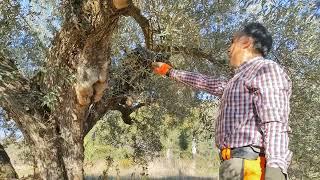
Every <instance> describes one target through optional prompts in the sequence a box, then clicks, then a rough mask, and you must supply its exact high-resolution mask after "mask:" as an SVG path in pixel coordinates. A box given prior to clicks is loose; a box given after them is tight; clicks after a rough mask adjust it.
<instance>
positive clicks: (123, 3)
mask: <svg viewBox="0 0 320 180" xmlns="http://www.w3.org/2000/svg"><path fill="white" fill-rule="evenodd" d="M113 5H114V7H115V8H116V9H124V8H127V7H128V6H129V0H113Z"/></svg>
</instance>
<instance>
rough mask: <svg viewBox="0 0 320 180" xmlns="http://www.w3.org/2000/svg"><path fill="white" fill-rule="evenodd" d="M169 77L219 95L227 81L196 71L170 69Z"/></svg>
mask: <svg viewBox="0 0 320 180" xmlns="http://www.w3.org/2000/svg"><path fill="white" fill-rule="evenodd" d="M169 77H170V78H172V79H175V80H176V81H178V82H181V83H184V84H187V85H189V86H192V87H194V88H196V89H200V90H204V91H206V92H208V93H210V94H213V95H215V96H218V97H221V96H222V94H223V91H224V88H225V86H226V85H227V81H225V80H220V79H216V78H213V77H210V76H205V75H201V74H198V73H193V72H187V71H179V70H175V69H172V70H171V71H170V74H169Z"/></svg>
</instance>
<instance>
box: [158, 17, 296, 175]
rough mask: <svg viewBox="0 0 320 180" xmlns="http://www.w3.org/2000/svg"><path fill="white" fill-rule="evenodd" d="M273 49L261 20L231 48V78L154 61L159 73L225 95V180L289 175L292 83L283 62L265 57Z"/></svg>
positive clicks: (221, 144)
mask: <svg viewBox="0 0 320 180" xmlns="http://www.w3.org/2000/svg"><path fill="white" fill-rule="evenodd" d="M271 47H272V37H271V35H270V34H269V32H268V31H267V29H266V28H265V27H264V26H263V25H261V24H260V23H250V24H247V25H246V26H244V28H243V29H242V30H240V31H238V32H236V33H235V34H234V37H233V39H232V42H231V46H230V48H229V50H228V55H229V59H230V62H229V64H230V66H231V67H233V68H234V69H235V75H234V77H233V78H232V79H230V80H229V81H223V80H219V79H214V78H212V77H208V76H205V75H201V74H197V73H192V72H186V71H179V70H175V69H173V68H172V67H170V66H169V65H168V64H165V63H161V62H156V63H153V68H154V72H155V73H157V74H160V75H166V76H168V77H170V78H171V79H174V80H176V81H178V82H183V83H184V84H188V85H190V86H192V87H194V88H197V89H200V90H205V91H207V92H209V93H211V94H213V95H215V96H218V97H220V98H221V104H220V108H219V114H218V119H217V121H216V136H215V138H216V145H217V147H218V148H219V150H220V157H221V160H222V162H221V166H220V169H219V179H220V180H221V179H222V180H224V179H245V180H247V179H248V180H249V179H250V180H256V179H257V180H258V179H259V180H260V179H266V180H271V179H272V180H282V179H286V178H287V169H288V166H289V162H290V160H291V156H292V153H291V151H290V150H289V149H288V144H289V138H288V132H289V131H290V128H289V126H288V115H289V111H290V107H289V98H290V95H291V81H290V79H289V77H288V76H287V74H286V73H285V72H284V71H283V70H282V69H281V68H280V67H279V65H278V64H276V63H275V62H273V61H270V60H267V59H265V57H266V55H267V54H268V52H269V51H270V49H271Z"/></svg>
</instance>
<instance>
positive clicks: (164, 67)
mask: <svg viewBox="0 0 320 180" xmlns="http://www.w3.org/2000/svg"><path fill="white" fill-rule="evenodd" d="M152 68H153V72H154V73H156V74H159V75H162V76H165V75H168V73H169V70H170V69H172V67H171V66H170V65H169V64H166V63H163V62H153V63H152Z"/></svg>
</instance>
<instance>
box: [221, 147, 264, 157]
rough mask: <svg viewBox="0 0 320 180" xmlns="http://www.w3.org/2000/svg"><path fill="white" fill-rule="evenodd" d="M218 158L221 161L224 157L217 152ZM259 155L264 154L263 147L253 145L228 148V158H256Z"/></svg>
mask: <svg viewBox="0 0 320 180" xmlns="http://www.w3.org/2000/svg"><path fill="white" fill-rule="evenodd" d="M219 155H220V159H221V160H222V161H223V160H224V159H223V158H222V156H221V153H219ZM259 156H265V154H264V149H263V148H258V147H253V146H245V147H238V148H231V150H230V158H242V159H248V160H256V159H258V157H259Z"/></svg>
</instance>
